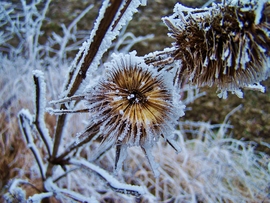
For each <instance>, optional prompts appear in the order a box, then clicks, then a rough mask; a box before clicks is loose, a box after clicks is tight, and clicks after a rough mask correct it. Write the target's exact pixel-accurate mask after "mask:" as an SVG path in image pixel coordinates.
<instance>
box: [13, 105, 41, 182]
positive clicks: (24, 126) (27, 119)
mask: <svg viewBox="0 0 270 203" xmlns="http://www.w3.org/2000/svg"><path fill="white" fill-rule="evenodd" d="M18 118H19V124H20V128H21V132H22V134H23V135H24V137H25V139H26V142H27V146H28V147H29V148H30V150H31V151H32V153H33V155H34V157H35V160H36V162H37V164H38V167H39V171H40V174H41V177H42V180H43V181H44V180H45V173H44V166H43V162H42V159H41V156H40V154H39V151H38V149H37V147H36V145H35V143H34V140H33V136H32V133H31V124H32V119H31V114H30V113H29V111H28V110H26V109H22V110H21V111H20V112H19V114H18Z"/></svg>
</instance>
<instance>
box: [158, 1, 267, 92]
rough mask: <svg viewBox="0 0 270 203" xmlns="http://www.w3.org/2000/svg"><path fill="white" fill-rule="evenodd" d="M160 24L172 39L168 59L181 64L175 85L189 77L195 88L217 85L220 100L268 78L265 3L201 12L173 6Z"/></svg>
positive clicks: (230, 5) (231, 4) (226, 4)
mask: <svg viewBox="0 0 270 203" xmlns="http://www.w3.org/2000/svg"><path fill="white" fill-rule="evenodd" d="M163 20H164V22H165V24H166V25H167V26H168V28H169V29H170V30H171V31H172V34H171V36H172V37H173V38H175V40H176V42H175V44H174V46H175V51H174V52H173V54H172V56H173V57H174V59H176V60H181V62H182V66H181V68H179V70H178V71H177V77H178V83H179V84H180V83H181V82H182V81H183V80H184V78H188V79H189V81H190V82H191V83H192V84H195V85H197V86H199V87H200V86H205V85H208V86H212V85H217V87H218V89H219V90H220V91H221V96H222V93H225V95H226V91H233V92H236V93H237V91H238V90H240V89H239V88H241V87H247V86H249V85H253V84H255V83H259V82H261V81H262V80H265V79H266V78H267V77H268V76H269V72H270V71H269V54H270V38H269V33H270V32H269V31H270V30H269V29H270V23H269V20H270V3H269V2H268V1H267V0H262V1H255V0H253V1H244V0H234V1H228V2H223V3H222V4H214V5H213V6H212V7H211V8H205V9H191V8H186V7H184V6H182V5H180V4H177V5H176V6H175V8H174V14H173V15H172V16H170V17H166V18H164V19H163ZM223 96H224V95H223Z"/></svg>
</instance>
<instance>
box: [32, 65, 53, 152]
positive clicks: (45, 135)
mask: <svg viewBox="0 0 270 203" xmlns="http://www.w3.org/2000/svg"><path fill="white" fill-rule="evenodd" d="M33 79H34V86H35V97H34V100H35V101H34V103H35V108H36V112H35V120H34V124H35V126H36V128H37V131H38V132H39V135H40V136H41V139H42V140H43V142H44V144H45V147H46V149H47V153H48V155H49V157H50V156H51V152H52V140H51V137H50V135H49V131H48V129H47V127H46V124H45V121H44V113H45V106H46V84H45V81H44V75H43V72H41V71H39V70H35V71H33Z"/></svg>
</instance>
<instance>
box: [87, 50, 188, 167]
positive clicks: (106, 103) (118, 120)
mask: <svg viewBox="0 0 270 203" xmlns="http://www.w3.org/2000/svg"><path fill="white" fill-rule="evenodd" d="M86 95H87V96H86V97H85V99H86V100H87V103H88V108H89V112H90V116H91V117H90V126H89V129H90V128H92V127H91V126H94V125H96V124H98V125H99V126H100V127H99V130H100V133H99V134H100V135H101V136H102V137H103V141H102V142H103V145H104V144H105V145H107V146H111V145H114V144H116V145H117V151H116V152H117V156H116V168H118V167H119V166H120V164H121V163H122V161H123V160H124V158H125V154H126V153H125V149H126V148H127V147H130V146H140V147H142V149H143V151H144V152H145V153H146V155H147V158H148V159H149V162H150V164H151V166H152V168H153V169H154V168H155V164H154V162H153V159H152V158H151V153H150V151H149V150H150V149H151V148H152V146H153V144H154V143H155V142H156V141H157V140H158V138H159V136H163V137H164V138H165V139H167V140H168V142H169V143H170V144H171V145H172V146H173V147H174V148H175V149H176V150H179V148H178V147H177V146H176V145H175V144H174V141H173V139H171V136H172V130H173V128H174V126H173V123H174V122H173V121H174V120H176V119H177V117H176V115H178V117H179V116H181V115H183V111H182V110H179V111H178V112H177V108H176V107H175V104H174V103H173V101H174V99H173V93H172V89H171V88H170V87H169V85H168V84H167V82H166V81H165V79H164V78H163V77H162V75H158V74H157V73H156V72H155V71H154V70H152V69H151V67H150V66H147V65H146V64H145V63H144V61H143V59H142V58H140V57H137V56H135V53H134V52H132V53H130V54H129V55H123V54H120V55H115V56H114V60H113V61H112V62H110V63H108V64H107V76H106V78H105V79H104V80H102V81H100V83H99V84H98V85H97V86H96V87H94V88H92V89H90V90H89V91H88V92H87V94H86ZM179 102H180V101H179ZM105 148H106V147H105ZM118 161H119V163H118Z"/></svg>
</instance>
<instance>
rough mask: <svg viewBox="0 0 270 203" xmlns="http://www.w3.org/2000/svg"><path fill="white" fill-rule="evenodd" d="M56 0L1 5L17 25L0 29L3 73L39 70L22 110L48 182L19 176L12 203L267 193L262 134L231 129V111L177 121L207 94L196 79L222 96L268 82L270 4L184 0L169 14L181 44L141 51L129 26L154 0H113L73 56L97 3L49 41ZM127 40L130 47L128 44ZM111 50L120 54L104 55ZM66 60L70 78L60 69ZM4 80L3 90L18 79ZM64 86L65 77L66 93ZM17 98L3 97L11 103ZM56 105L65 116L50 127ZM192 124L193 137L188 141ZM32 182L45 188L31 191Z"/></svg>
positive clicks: (9, 196)
mask: <svg viewBox="0 0 270 203" xmlns="http://www.w3.org/2000/svg"><path fill="white" fill-rule="evenodd" d="M49 3H50V1H46V2H45V4H44V5H45V6H44V8H42V9H41V10H39V9H38V7H39V6H40V4H41V1H35V2H32V3H29V4H28V3H27V2H26V1H22V12H21V13H20V12H19V14H20V15H21V16H20V15H19V16H14V15H13V13H15V12H14V10H13V9H15V7H14V5H13V4H11V3H7V2H4V3H0V5H1V13H0V15H1V16H3V19H4V20H3V23H2V26H3V28H5V29H4V30H6V31H7V32H2V33H1V35H0V37H1V40H0V42H2V44H1V46H2V47H3V48H2V47H1V50H2V53H1V55H0V57H1V60H2V67H1V69H0V70H1V71H3V72H4V71H7V67H12V65H14V64H16V68H17V69H18V71H22V70H23V71H22V72H27V73H28V75H27V74H26V75H27V76H29V75H32V80H33V87H31V88H32V89H33V90H34V91H33V92H34V95H33V96H34V99H33V103H34V105H32V106H31V105H29V106H28V108H29V109H32V108H33V107H34V108H33V110H32V111H30V110H28V109H26V108H23V109H22V110H20V111H19V113H18V121H19V126H20V131H21V134H22V135H23V136H24V140H25V143H26V144H27V147H28V148H29V149H30V151H31V152H32V154H33V157H34V158H33V159H34V162H33V166H32V167H30V169H29V170H33V171H34V173H33V174H36V173H37V172H38V174H39V175H38V177H35V178H36V179H40V182H39V184H41V185H42V186H41V187H39V188H35V186H33V184H29V182H31V178H33V177H30V178H29V179H30V180H29V181H26V180H23V181H21V180H20V179H14V181H13V182H11V183H10V185H8V186H7V191H6V194H5V195H4V198H5V200H6V201H8V202H12V201H29V202H40V201H43V202H49V201H54V200H59V201H63V202H66V201H71V202H100V201H104V202H106V201H117V200H119V201H126V202H131V201H138V202H159V201H161V202H162V201H164V202H169V201H171V202H172V201H174V202H239V201H246V202H259V201H267V200H268V199H269V189H268V188H269V180H270V175H269V171H268V170H267V164H265V163H266V161H267V160H269V157H268V156H267V155H265V154H263V153H260V154H256V152H255V151H254V146H253V145H252V143H245V142H243V141H239V140H235V139H232V138H228V137H226V136H225V135H226V129H227V128H230V127H231V126H230V125H229V124H228V123H227V122H228V120H227V118H226V120H225V121H224V123H223V124H220V125H218V126H216V125H210V124H208V123H203V122H192V121H185V122H180V121H179V120H178V119H179V117H182V116H183V115H184V110H185V106H184V104H185V105H186V104H188V103H189V102H192V101H194V100H195V99H196V98H198V97H199V96H201V95H203V93H200V92H199V91H198V87H201V86H205V85H207V86H214V85H216V86H217V88H218V90H219V91H220V92H221V94H220V95H221V96H223V97H226V92H227V91H231V92H233V93H236V94H238V95H239V96H241V93H240V92H239V91H240V88H243V87H252V88H253V89H254V88H255V89H256V88H257V89H262V88H261V86H260V85H259V82H261V81H262V80H265V79H266V78H267V77H268V76H269V64H268V63H269V53H268V52H269V51H268V49H269V45H268V42H269V28H270V27H269V19H268V18H269V13H270V12H269V8H270V6H269V1H243V0H236V1H223V2H222V3H221V4H213V5H212V6H210V7H209V8H203V9H193V8H187V7H184V6H182V5H180V4H176V5H175V8H174V13H173V15H172V16H169V17H164V18H163V21H164V23H165V24H166V25H167V27H168V28H169V32H170V34H169V36H171V37H172V38H173V39H175V42H174V43H173V45H172V47H170V48H165V49H164V50H163V51H156V52H153V53H149V54H147V55H146V56H137V55H136V52H135V51H133V52H129V53H127V52H128V51H129V49H130V47H131V45H132V44H134V43H136V42H137V41H139V40H141V39H144V38H140V37H138V38H136V37H135V36H134V35H133V34H124V31H123V30H122V32H121V29H123V27H124V26H126V25H127V23H128V22H129V21H130V20H132V16H133V14H134V12H136V11H137V8H138V7H139V6H140V5H145V4H146V1H145V0H141V1H139V0H119V1H114V0H105V1H103V2H102V6H101V8H100V10H99V16H98V17H97V20H96V22H95V24H94V27H93V29H92V31H91V34H90V35H89V36H88V37H87V38H84V39H85V40H84V42H83V44H82V46H81V47H80V48H79V50H78V53H77V55H76V56H75V58H74V60H73V61H72V62H71V60H70V59H69V58H68V57H67V53H68V52H69V51H72V50H76V49H77V48H78V44H77V43H76V42H75V43H74V44H71V45H70V44H69V43H68V42H69V41H70V40H71V39H72V40H75V41H76V40H78V36H77V30H76V24H77V22H78V21H79V20H80V19H81V18H82V17H83V16H84V14H86V13H87V12H88V11H89V10H90V9H91V8H93V6H92V5H90V6H88V7H87V8H86V9H85V10H84V12H82V13H81V14H80V15H79V16H78V17H77V18H76V19H75V20H74V21H73V23H71V24H70V26H68V27H66V26H64V25H62V28H63V32H64V35H63V36H60V35H58V34H56V33H53V35H52V37H50V38H49V39H48V42H46V43H44V44H41V43H40V41H39V37H40V36H41V35H42V30H41V25H42V22H43V21H44V20H46V19H45V13H46V11H47V9H48V6H49ZM231 14H233V15H231ZM29 19H30V20H29ZM12 35H15V36H17V37H18V38H19V39H20V40H19V42H18V44H17V47H16V46H11V45H10V44H9V39H11V38H12ZM117 37H120V39H117ZM121 37H122V38H121ZM125 37H130V38H131V40H130V41H128V40H125ZM146 38H147V37H146ZM78 41H80V40H78ZM55 45H59V47H60V48H59V49H57V48H55ZM121 45H126V46H124V47H123V49H119V47H121ZM53 47H54V48H53ZM112 50H113V51H112ZM112 52H116V53H112ZM118 52H120V53H118ZM105 53H109V55H110V56H109V57H108V58H106V57H104V55H105ZM17 59H20V60H17ZM103 60H104V61H106V63H105V64H104V65H103V64H102V61H103ZM12 61H17V62H13V63H12ZM20 63H21V67H19V64H20ZM68 64H70V65H68ZM68 66H69V67H68ZM52 67H56V68H58V69H53V68H52ZM67 68H68V73H65V74H66V75H67V77H66V78H65V81H63V80H61V79H60V78H62V73H61V74H59V72H60V71H63V72H64V69H67ZM22 75H23V74H22ZM2 77H3V78H4V79H5V81H4V82H2V81H0V82H1V83H3V84H5V85H6V86H4V85H3V86H4V88H3V91H1V95H3V98H5V97H6V96H5V95H8V88H7V85H9V84H10V82H9V80H10V78H8V77H10V76H8V75H5V76H2ZM28 81H29V78H28V79H27V80H25V79H24V76H20V79H19V80H18V82H17V84H19V85H18V86H20V87H21V84H23V85H25V86H27V84H29V82H28ZM60 84H64V85H63V89H62V90H59V89H58V86H59V85H60ZM192 85H195V86H192ZM252 85H254V86H252ZM16 87H17V86H16ZM23 87H24V86H23ZM27 87H28V86H27ZM46 89H48V90H47V91H46ZM16 90H17V89H16ZM27 91H29V92H31V90H28V89H27ZM14 95H15V97H16V96H18V95H19V94H17V93H14ZM56 95H58V96H56ZM183 95H187V98H186V99H184V98H181V96H183ZM19 96H20V97H21V98H24V99H25V100H24V102H25V103H29V102H31V101H30V99H29V97H25V95H19ZM12 98H13V97H10V98H9V100H10V101H12ZM48 101H50V102H48ZM81 101H83V102H84V103H83V102H81ZM8 103H9V102H6V101H5V100H4V101H3V105H5V106H9V105H8ZM49 105H50V107H48V106H49ZM46 111H48V112H49V113H51V114H53V115H51V117H56V122H55V123H53V125H52V126H51V128H49V122H48V121H49V120H48V119H46V116H49V115H48V114H47V113H46ZM32 112H33V113H32ZM74 113H76V114H74ZM81 113H84V115H81ZM77 115H79V119H77V118H78V117H76V116H77ZM85 115H86V116H87V118H86V119H85V120H83V121H82V118H85V117H84V116H85ZM185 126H188V127H189V131H187V130H186V128H185ZM188 133H191V134H192V135H193V138H194V139H190V140H189V139H185V137H186V135H187V134H188ZM159 137H163V138H164V139H165V142H162V140H163V139H159ZM113 150H115V151H116V153H112V151H113ZM143 152H144V153H143ZM176 152H180V153H176ZM124 160H125V161H124ZM145 160H147V161H145ZM22 173H24V171H23V170H22ZM22 176H23V175H22ZM24 177H27V176H24ZM36 179H35V180H36ZM100 180H102V181H100ZM96 183H101V184H96ZM37 184H38V183H37ZM26 185H30V186H31V187H32V188H34V189H35V192H34V193H31V195H29V194H27V193H24V191H23V188H24V187H25V186H26Z"/></svg>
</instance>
